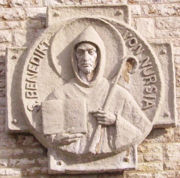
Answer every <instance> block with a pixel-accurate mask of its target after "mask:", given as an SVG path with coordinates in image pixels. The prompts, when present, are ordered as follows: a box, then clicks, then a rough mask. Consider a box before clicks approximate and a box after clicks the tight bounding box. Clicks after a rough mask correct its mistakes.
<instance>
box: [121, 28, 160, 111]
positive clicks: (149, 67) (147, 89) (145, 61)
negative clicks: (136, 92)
mask: <svg viewBox="0 0 180 178" xmlns="http://www.w3.org/2000/svg"><path fill="white" fill-rule="evenodd" d="M123 37H124V39H125V42H126V45H127V46H128V48H129V49H130V50H131V51H132V52H133V54H134V55H135V56H138V55H139V56H140V55H142V54H143V52H144V48H143V45H142V43H140V42H139V41H138V39H137V38H136V37H135V36H134V35H133V34H132V33H131V32H129V31H128V30H127V31H126V32H125V33H124V35H123ZM139 62H140V63H141V65H140V70H141V76H142V78H143V81H144V89H143V91H144V92H143V99H142V109H143V110H146V109H150V108H152V107H153V106H155V103H156V95H157V87H156V85H155V84H156V82H157V76H156V72H155V69H154V67H153V63H152V60H151V58H150V57H149V56H147V55H145V57H143V58H142V57H141V59H140V61H139Z"/></svg>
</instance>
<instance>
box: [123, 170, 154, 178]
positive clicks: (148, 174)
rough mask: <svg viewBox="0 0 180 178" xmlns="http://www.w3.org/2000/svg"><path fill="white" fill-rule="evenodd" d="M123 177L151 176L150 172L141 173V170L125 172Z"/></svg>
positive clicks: (147, 177) (143, 177) (148, 177)
mask: <svg viewBox="0 0 180 178" xmlns="http://www.w3.org/2000/svg"><path fill="white" fill-rule="evenodd" d="M124 175H125V178H153V175H152V174H151V173H142V172H128V171H127V172H125V173H124Z"/></svg>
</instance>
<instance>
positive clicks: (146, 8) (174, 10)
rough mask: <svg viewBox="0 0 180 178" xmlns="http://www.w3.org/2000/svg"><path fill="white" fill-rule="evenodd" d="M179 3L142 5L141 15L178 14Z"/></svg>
mask: <svg viewBox="0 0 180 178" xmlns="http://www.w3.org/2000/svg"><path fill="white" fill-rule="evenodd" d="M179 8H180V4H179V3H173V4H148V5H142V15H144V16H151V17H152V16H178V15H179V14H180V12H179Z"/></svg>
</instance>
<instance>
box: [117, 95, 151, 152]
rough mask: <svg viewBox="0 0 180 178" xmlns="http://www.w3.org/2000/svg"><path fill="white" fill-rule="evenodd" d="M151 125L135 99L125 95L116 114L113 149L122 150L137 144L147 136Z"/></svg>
mask: <svg viewBox="0 0 180 178" xmlns="http://www.w3.org/2000/svg"><path fill="white" fill-rule="evenodd" d="M151 128H152V124H151V122H150V121H149V119H148V118H147V117H146V116H145V114H144V113H143V111H142V110H141V109H140V107H139V106H138V104H137V103H136V101H135V99H134V98H133V97H132V96H131V95H130V94H129V93H125V97H124V102H123V104H122V106H121V108H120V109H119V111H118V113H117V120H116V136H115V149H116V150H124V149H126V148H127V147H129V146H132V145H134V144H139V143H140V142H142V141H143V139H144V138H145V137H146V136H147V134H148V133H149V131H150V130H151Z"/></svg>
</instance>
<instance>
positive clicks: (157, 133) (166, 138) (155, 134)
mask: <svg viewBox="0 0 180 178" xmlns="http://www.w3.org/2000/svg"><path fill="white" fill-rule="evenodd" d="M173 141H174V130H173V128H170V129H154V130H153V131H152V132H151V134H150V135H149V136H148V137H147V139H146V140H145V141H144V142H145V143H165V142H173Z"/></svg>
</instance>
